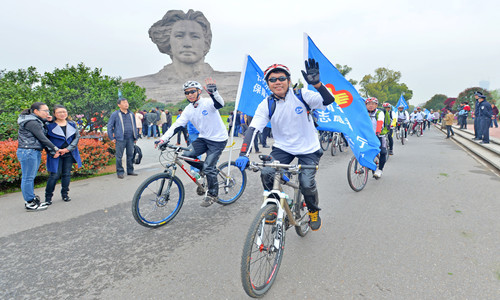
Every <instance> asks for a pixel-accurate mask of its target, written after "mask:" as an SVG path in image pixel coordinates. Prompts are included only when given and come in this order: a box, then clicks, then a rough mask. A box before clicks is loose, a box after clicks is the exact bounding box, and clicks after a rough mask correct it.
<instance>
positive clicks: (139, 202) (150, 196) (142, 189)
mask: <svg viewBox="0 0 500 300" xmlns="http://www.w3.org/2000/svg"><path fill="white" fill-rule="evenodd" d="M184 195H185V193H184V185H183V184H182V182H181V180H180V179H179V178H178V177H177V176H174V177H172V176H171V175H170V174H167V173H160V174H155V175H153V176H151V177H149V178H148V179H146V181H144V182H143V183H142V184H141V185H140V186H139V188H138V189H137V191H136V192H135V194H134V198H133V200H132V215H133V216H134V219H135V220H136V221H137V222H138V223H139V224H141V225H143V226H146V227H152V228H157V227H160V226H163V225H165V224H167V223H168V222H170V221H172V219H173V218H175V216H176V215H177V213H179V211H180V210H181V207H182V204H183V203H184Z"/></svg>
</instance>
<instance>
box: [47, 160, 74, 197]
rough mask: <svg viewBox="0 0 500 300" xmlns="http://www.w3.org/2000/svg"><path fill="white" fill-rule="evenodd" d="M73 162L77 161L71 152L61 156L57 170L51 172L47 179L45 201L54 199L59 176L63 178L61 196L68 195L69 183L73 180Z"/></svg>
mask: <svg viewBox="0 0 500 300" xmlns="http://www.w3.org/2000/svg"><path fill="white" fill-rule="evenodd" d="M73 163H75V160H74V158H73V156H72V155H71V153H66V154H64V155H63V156H61V157H59V166H58V167H57V172H56V173H52V172H50V175H49V179H48V180H47V186H46V187H45V201H50V200H52V196H53V195H54V189H55V187H56V183H57V180H59V178H61V196H62V197H63V198H64V197H67V196H68V192H69V183H70V182H71V168H72V167H73Z"/></svg>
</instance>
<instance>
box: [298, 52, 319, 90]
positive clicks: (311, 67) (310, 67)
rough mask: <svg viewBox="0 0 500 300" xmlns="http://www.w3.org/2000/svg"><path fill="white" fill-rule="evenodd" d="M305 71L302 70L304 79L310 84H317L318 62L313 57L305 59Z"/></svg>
mask: <svg viewBox="0 0 500 300" xmlns="http://www.w3.org/2000/svg"><path fill="white" fill-rule="evenodd" d="M305 65H306V71H305V72H304V71H302V76H304V79H305V81H306V82H307V83H308V84H310V85H317V84H318V83H320V81H319V64H318V63H317V62H316V60H314V58H309V59H308V60H306V61H305Z"/></svg>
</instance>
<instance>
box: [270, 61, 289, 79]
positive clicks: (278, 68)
mask: <svg viewBox="0 0 500 300" xmlns="http://www.w3.org/2000/svg"><path fill="white" fill-rule="evenodd" d="M273 71H281V72H283V73H285V74H286V76H288V77H290V75H291V74H290V70H289V69H288V68H287V67H286V66H285V65H281V64H273V65H270V66H269V67H268V68H267V69H266V70H265V71H264V80H266V81H267V78H269V74H271V72H273Z"/></svg>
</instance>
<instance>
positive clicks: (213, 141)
mask: <svg viewBox="0 0 500 300" xmlns="http://www.w3.org/2000/svg"><path fill="white" fill-rule="evenodd" d="M205 83H206V86H205V90H206V91H207V93H208V94H209V96H210V98H201V97H200V95H201V93H202V86H201V84H200V83H198V82H196V81H187V82H186V83H184V85H183V89H184V94H185V95H186V98H187V100H188V101H189V104H188V106H186V108H185V109H184V111H183V113H182V115H180V117H179V118H178V119H177V121H176V122H175V123H174V124H173V125H172V126H171V127H170V128H169V129H168V130H167V132H165V134H164V135H163V136H162V137H161V138H160V140H159V142H158V145H161V144H163V143H166V142H167V141H168V140H170V138H171V137H172V136H173V135H174V134H176V133H177V132H178V131H180V130H181V127H183V126H186V125H187V123H188V122H189V121H191V123H192V124H193V125H194V127H196V128H197V129H198V130H199V131H200V133H199V136H198V138H197V139H196V140H194V141H193V142H192V144H191V147H192V150H191V151H186V152H184V156H188V157H192V158H196V157H197V156H199V155H202V154H203V153H206V154H207V156H206V159H205V162H204V163H203V164H202V163H199V162H189V163H190V164H191V165H192V166H193V167H195V168H198V169H200V170H202V172H204V173H205V174H206V176H207V184H208V193H207V195H206V196H205V198H204V199H203V201H202V202H201V204H200V205H201V206H203V207H208V206H210V205H212V203H214V202H216V201H217V199H218V194H219V189H218V186H217V169H216V164H217V161H218V160H219V157H220V155H221V154H222V150H224V148H225V147H226V143H227V139H228V135H227V131H226V126H225V125H224V123H223V122H222V119H221V116H220V114H219V109H220V108H222V107H223V106H224V99H222V97H221V96H220V95H219V92H218V91H217V86H216V84H215V81H214V80H213V79H212V78H207V79H206V80H205Z"/></svg>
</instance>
